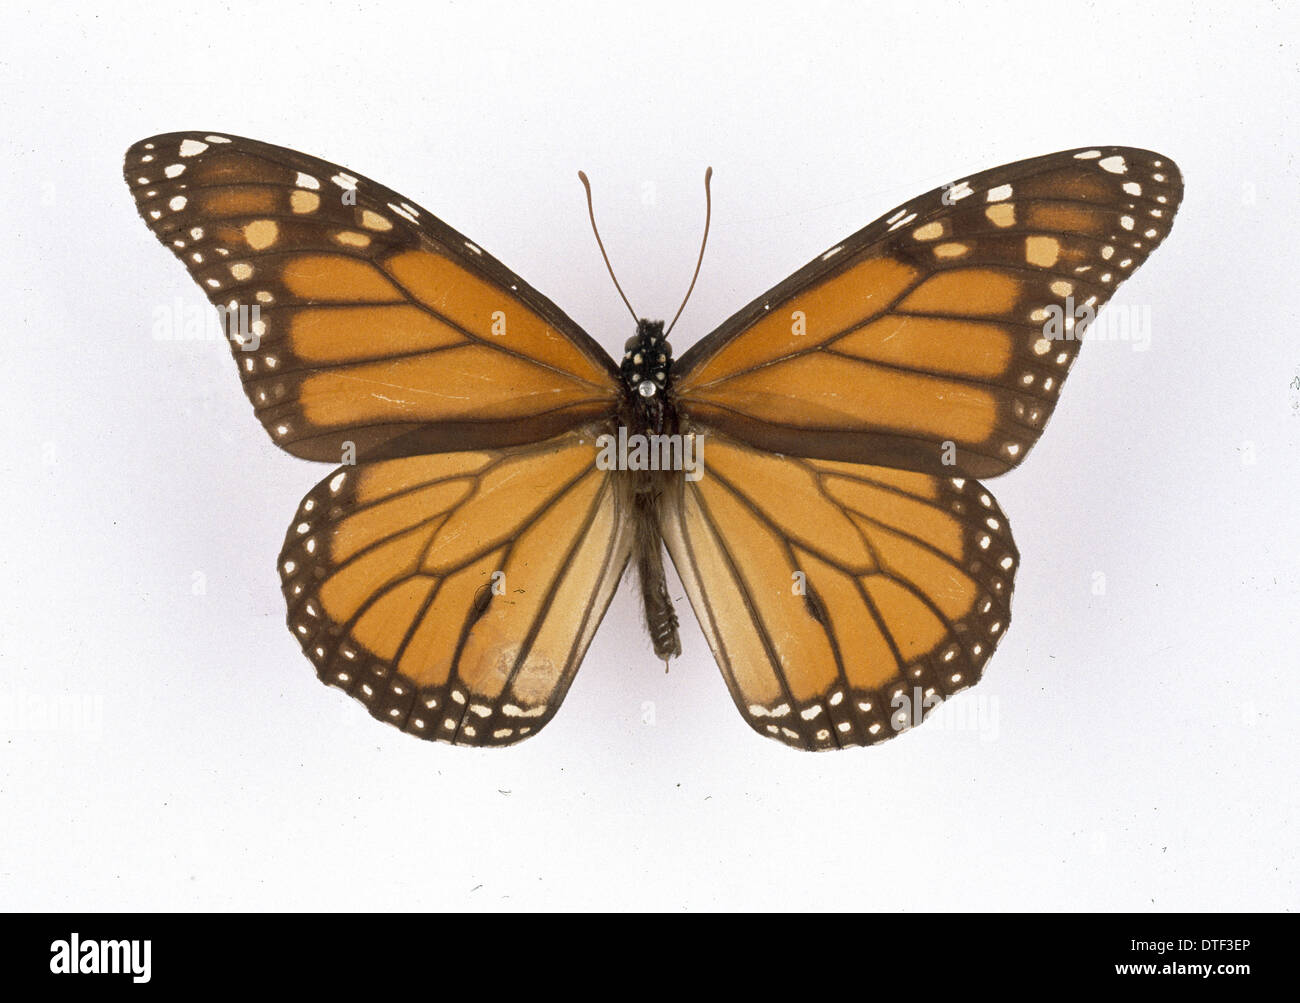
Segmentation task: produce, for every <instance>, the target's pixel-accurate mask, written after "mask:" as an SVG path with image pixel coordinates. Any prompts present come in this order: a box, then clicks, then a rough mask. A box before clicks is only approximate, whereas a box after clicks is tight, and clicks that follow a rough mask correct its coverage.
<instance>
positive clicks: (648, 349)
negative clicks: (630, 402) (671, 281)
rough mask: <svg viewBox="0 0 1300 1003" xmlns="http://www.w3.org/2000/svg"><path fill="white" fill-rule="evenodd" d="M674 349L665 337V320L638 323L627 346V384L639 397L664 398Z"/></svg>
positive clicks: (621, 367)
mask: <svg viewBox="0 0 1300 1003" xmlns="http://www.w3.org/2000/svg"><path fill="white" fill-rule="evenodd" d="M672 364H673V349H672V346H671V345H669V344H668V339H667V338H665V337H664V322H663V321H662V320H641V321H638V322H637V325H636V334H634V335H633V336H632V337H630V338H628V339H627V343H626V344H625V345H624V346H623V364H622V365H621V366H620V367H619V368H620V369H621V371H622V373H623V383H624V385H625V386H626V387H627V389H628V392H629V393H630V394H632V395H633V396H635V397H644V398H647V399H649V398H655V397H658V398H661V399H662V397H663V395H664V391H665V390H667V389H668V374H669V370H670V369H671V367H672Z"/></svg>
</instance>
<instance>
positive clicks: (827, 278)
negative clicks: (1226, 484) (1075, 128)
mask: <svg viewBox="0 0 1300 1003" xmlns="http://www.w3.org/2000/svg"><path fill="white" fill-rule="evenodd" d="M125 177H126V181H127V184H128V185H129V186H130V189H131V192H132V194H133V195H134V197H135V200H136V203H137V206H138V209H139V212H140V215H141V216H142V217H143V219H144V220H145V222H146V223H147V224H148V226H149V228H150V229H151V230H152V231H153V232H154V234H155V235H156V236H157V237H158V239H159V240H160V241H162V242H163V244H165V245H166V246H168V247H169V248H170V249H171V250H172V251H173V253H175V254H176V256H177V257H179V258H180V259H181V260H182V261H183V262H184V263H185V265H186V267H187V268H188V269H189V271H190V274H191V275H192V276H193V277H194V279H195V280H196V281H197V282H198V283H199V285H200V286H201V287H202V288H203V290H204V292H206V293H207V295H208V297H209V299H210V300H211V301H212V302H213V303H214V304H216V305H217V306H218V308H219V309H220V310H222V311H223V312H224V316H225V318H226V321H227V323H228V324H230V322H231V320H232V318H236V319H237V320H238V324H236V325H233V326H237V327H238V328H239V330H232V331H231V332H230V340H231V348H232V351H233V354H234V356H235V359H236V361H237V363H238V366H239V372H240V376H241V378H242V380H243V383H244V389H245V392H246V393H247V394H248V397H249V399H250V400H251V401H252V404H253V408H254V411H255V412H256V414H257V416H258V417H259V418H260V419H261V421H262V423H263V425H264V426H265V427H266V429H267V431H268V432H269V433H270V435H271V438H272V440H273V441H274V442H275V443H276V444H277V445H279V446H280V447H281V448H282V449H285V450H287V451H288V452H290V453H292V454H293V455H295V456H299V457H303V458H304V459H309V460H325V461H330V462H333V463H342V465H341V466H339V467H338V469H337V470H335V471H334V472H333V473H331V474H330V475H329V476H327V477H326V478H325V479H324V480H322V481H321V482H320V483H319V484H317V485H316V487H314V488H313V489H312V490H311V491H310V492H309V493H308V494H307V496H306V498H304V499H303V501H302V504H301V506H300V507H299V510H298V513H297V515H296V517H295V518H294V520H293V524H292V525H291V526H290V528H289V530H288V533H287V535H286V538H285V543H284V548H283V551H282V552H281V555H280V573H281V578H282V585H283V591H284V596H285V599H286V601H287V603H288V610H289V612H288V624H289V628H290V630H291V631H292V632H293V633H294V635H295V636H296V637H297V638H298V640H299V643H300V644H301V645H302V648H303V651H304V652H305V653H306V655H307V657H308V658H309V659H310V660H311V661H312V662H313V663H314V664H315V666H316V670H317V673H318V674H319V676H320V678H321V679H322V680H323V681H325V682H326V683H328V684H330V685H334V686H338V687H341V688H342V689H344V690H346V691H347V692H348V693H350V694H351V695H352V696H354V697H356V698H357V699H358V700H360V701H361V702H362V703H363V704H365V706H366V707H368V708H369V710H370V712H371V714H373V715H374V716H375V717H377V718H379V719H380V720H383V721H388V722H390V723H392V724H394V725H397V726H398V727H400V728H402V729H403V730H404V731H407V732H410V733H412V734H414V735H417V736H419V737H421V738H426V739H437V740H441V741H446V742H451V743H456V744H467V745H507V744H511V743H514V742H517V741H519V740H521V739H523V738H526V737H528V736H529V735H532V734H534V733H536V732H537V731H538V730H540V729H541V728H542V727H543V726H544V725H545V724H546V723H547V722H548V721H549V720H550V719H551V717H552V716H553V715H554V713H555V711H556V708H557V707H558V706H559V704H560V702H561V700H562V699H563V698H564V695H565V692H566V690H567V689H568V687H569V684H570V682H571V681H572V679H573V676H574V673H575V672H576V670H577V668H578V664H579V662H580V661H581V659H582V657H583V654H584V653H585V651H586V649H587V646H588V644H589V643H590V641H591V638H592V635H593V633H594V632H595V630H596V626H597V624H598V623H599V621H600V619H601V617H602V616H603V615H604V612H605V609H606V607H607V606H608V604H609V602H610V600H611V598H612V596H613V594H614V591H615V588H616V586H617V585H618V583H619V580H620V579H621V577H622V575H623V572H624V570H625V567H626V565H627V564H628V563H629V562H630V561H631V560H632V559H633V558H635V561H636V564H637V567H638V571H639V573H640V580H641V592H642V598H643V605H644V610H645V617H646V624H647V626H648V628H649V632H650V635H651V638H652V641H653V644H654V649H655V651H656V653H657V654H658V655H659V656H660V657H661V658H663V659H665V660H667V659H669V658H672V657H674V656H675V655H677V654H679V653H680V642H679V639H678V629H677V627H678V625H677V619H676V615H675V613H674V609H673V605H672V602H671V599H670V597H669V594H668V591H667V588H666V585H665V573H664V565H663V560H662V549H661V548H663V547H666V549H667V551H668V553H669V555H670V556H671V559H672V561H673V564H674V565H675V566H676V568H677V571H678V573H679V575H680V578H681V580H682V582H683V583H684V584H685V587H686V591H687V593H688V595H689V597H690V601H691V604H692V606H693V607H694V609H695V612H696V614H697V616H698V618H699V621H700V624H701V626H702V627H703V630H704V633H705V636H706V637H707V639H708V642H709V645H710V647H711V648H712V650H713V653H714V655H715V657H716V659H717V661H718V664H719V666H720V667H721V669H722V672H723V674H724V676H725V677H726V682H727V685H728V687H729V688H730V690H731V693H732V696H733V698H734V699H735V702H736V705H737V707H738V708H739V710H740V712H741V714H742V716H743V717H744V719H745V720H746V721H747V722H748V723H749V724H750V726H751V727H753V728H754V729H755V730H756V731H758V732H759V734H762V735H766V736H769V737H771V738H775V739H777V740H779V741H782V742H785V743H787V744H789V745H792V746H795V747H797V748H801V749H833V748H840V747H844V746H852V745H868V744H872V743H875V742H878V741H881V740H883V739H887V738H890V737H892V736H893V735H895V734H897V733H898V732H899V731H901V730H902V729H903V728H906V727H907V726H909V725H911V724H915V723H916V722H917V721H918V720H920V719H921V718H922V717H923V716H924V714H925V712H926V711H927V710H928V709H929V708H930V707H931V706H932V705H933V704H935V703H937V702H938V700H940V699H942V698H943V697H946V696H948V695H949V694H951V693H953V692H955V691H957V690H960V689H962V688H965V687H966V686H969V685H971V684H973V683H975V682H977V681H978V680H979V678H980V675H981V673H982V671H983V668H984V665H985V663H986V662H987V661H988V658H989V656H990V655H991V654H992V652H993V649H994V647H995V646H996V644H997V643H998V640H999V639H1000V638H1001V636H1002V635H1003V633H1005V630H1006V627H1007V624H1008V620H1009V616H1010V599H1011V590H1012V580H1013V576H1014V573H1015V569H1016V564H1017V560H1018V554H1017V551H1016V547H1015V544H1014V543H1013V541H1012V538H1011V533H1010V530H1009V528H1008V526H1007V521H1006V518H1005V517H1004V516H1003V514H1002V512H1001V511H1000V509H999V508H998V505H997V503H996V502H995V501H994V500H993V497H992V495H991V494H990V493H989V492H988V491H987V490H986V489H985V488H984V487H983V486H982V485H981V484H980V483H979V482H978V481H977V480H976V478H981V477H994V476H996V475H998V474H1001V473H1004V472H1005V471H1007V470H1010V469H1011V468H1012V467H1014V466H1016V465H1017V464H1018V463H1019V462H1020V461H1021V460H1022V459H1023V458H1024V456H1025V454H1026V453H1027V452H1028V451H1029V449H1030V448H1031V447H1032V446H1033V444H1034V443H1035V442H1036V441H1037V439H1038V437H1039V435H1040V434H1041V433H1042V430H1043V427H1044V425H1045V423H1046V421H1047V419H1048V417H1049V416H1050V414H1051V413H1052V410H1053V408H1054V406H1055V403H1056V400H1057V395H1058V394H1059V392H1060V386H1061V383H1062V381H1063V380H1064V378H1065V376H1066V374H1067V372H1068V370H1069V368H1070V364H1071V363H1072V362H1073V361H1074V358H1075V356H1076V355H1077V353H1078V351H1079V346H1080V343H1081V340H1082V337H1083V335H1084V333H1085V332H1086V330H1087V325H1088V323H1089V321H1090V320H1091V319H1092V316H1093V315H1094V314H1095V312H1096V311H1097V310H1098V309H1100V308H1101V306H1102V305H1103V304H1105V303H1106V301H1107V300H1109V299H1110V297H1111V295H1112V294H1113V293H1114V291H1115V289H1116V288H1117V287H1118V285H1119V284H1120V283H1121V282H1122V281H1123V280H1124V279H1125V278H1126V277H1127V276H1128V275H1130V274H1132V272H1133V271H1134V270H1135V269H1136V268H1137V267H1138V266H1139V265H1140V264H1141V263H1142V262H1143V261H1145V260H1146V258H1147V256H1148V255H1149V254H1150V253H1151V251H1152V250H1153V249H1154V248H1155V247H1156V245H1158V244H1159V243H1160V242H1161V241H1162V240H1163V239H1164V237H1165V236H1166V235H1167V234H1168V232H1169V227H1170V225H1171V223H1172V221H1173V216H1174V213H1175V211H1176V210H1177V208H1178V204H1179V201H1180V198H1181V194H1182V182H1181V178H1180V175H1179V172H1178V169H1177V167H1176V166H1175V165H1174V164H1173V163H1172V162H1171V161H1170V160H1168V159H1167V158H1165V157H1162V156H1160V155H1159V154H1155V153H1151V152H1149V151H1145V150H1138V149H1130V148H1125V147H1093V148H1086V149H1078V150H1069V151H1064V152H1061V153H1054V154H1050V155H1047V156H1042V157H1036V158H1034V159H1030V160H1023V161H1020V162H1018V163H1014V164H1009V165H1007V166H1003V167H998V168H994V169H993V170H989V171H985V172H983V173H980V174H975V175H973V176H970V177H968V178H965V179H964V180H962V181H961V182H959V183H956V184H951V185H946V186H944V187H942V188H939V189H936V190H934V191H932V192H930V193H928V194H926V195H923V196H921V197H919V198H916V199H913V200H911V201H909V202H907V203H906V204H905V205H903V206H901V207H899V208H898V209H896V210H894V211H893V212H891V213H889V214H888V215H886V216H884V217H882V218H881V219H879V220H877V221H876V222H874V223H872V224H871V225H869V226H867V227H865V228H864V229H862V230H860V231H858V232H857V233H855V234H853V235H852V236H851V237H849V238H848V239H847V240H844V241H842V242H840V243H838V244H836V245H835V246H833V247H832V248H830V249H829V250H828V251H826V253H824V254H822V255H819V256H818V257H817V258H816V259H815V260H813V261H812V262H810V263H809V264H808V265H807V266H805V267H804V268H801V269H800V270H799V271H797V272H795V273H794V274H793V275H791V276H790V277H789V278H788V279H786V280H785V281H784V282H781V283H780V284H778V285H777V286H776V287H775V288H773V289H771V290H770V291H769V292H767V293H765V294H763V295H762V296H760V297H759V298H757V299H756V300H754V301H753V302H752V303H750V304H749V305H748V306H746V307H744V308H743V309H741V310H740V311H739V312H738V313H736V314H735V315H734V316H733V317H731V318H730V319H729V320H727V321H726V322H725V323H723V324H722V325H721V326H720V327H719V328H718V329H717V330H715V331H714V332H713V333H712V334H710V335H708V336H707V337H705V338H704V339H703V340H701V341H699V342H698V343H697V344H695V345H694V346H693V347H692V348H690V350H689V351H687V352H686V353H685V354H684V355H682V356H680V357H679V358H676V359H674V358H673V355H672V350H671V348H670V346H669V344H668V341H667V339H666V335H665V331H664V326H663V323H662V322H651V321H648V320H644V319H642V320H640V321H639V322H638V324H637V327H636V332H635V334H634V335H633V337H632V338H631V339H630V340H629V341H628V342H627V344H626V346H625V354H624V356H623V359H622V360H621V363H620V364H616V363H615V362H614V360H613V359H612V358H610V357H609V356H608V355H607V354H606V353H605V352H604V351H603V350H602V349H601V348H600V346H599V345H598V344H597V343H596V342H595V341H594V340H593V339H592V338H591V337H590V336H588V335H587V334H586V333H585V332H583V331H582V330H581V329H580V328H579V327H578V326H577V325H576V324H575V323H574V322H573V321H572V320H570V319H569V318H568V317H567V316H566V315H565V314H564V313H563V312H561V311H560V310H559V308H557V307H556V306H555V305H554V304H553V303H551V301H550V300H548V299H547V298H546V297H544V296H542V295H541V294H540V293H538V292H537V291H536V290H534V289H533V288H532V287H531V286H529V285H528V284H527V283H526V282H524V281H523V279H521V278H519V276H517V275H515V274H514V273H513V272H511V271H510V270H509V269H507V268H506V267H505V266H504V265H502V264H501V263H500V262H498V261H497V260H496V259H495V258H493V257H492V256H490V255H489V254H487V253H486V252H485V251H483V250H482V249H481V248H480V247H479V246H478V245H477V244H475V243H473V242H472V241H470V240H468V239H466V238H465V237H464V236H463V235H461V234H460V233H457V232H456V231H455V230H453V229H452V228H451V227H449V226H447V225H446V224H445V223H442V222H441V221H440V220H438V219H436V218H434V217H433V216H432V215H431V214H430V213H428V212H426V211H425V210H423V209H421V208H419V207H418V206H416V205H415V204H414V203H413V202H410V201H409V200H407V199H406V198H404V197H403V196H401V195H398V194H397V193H395V192H393V191H391V190H389V189H387V188H385V187H383V186H382V185H379V184H376V183H375V182H373V181H370V180H368V179H366V178H364V177H362V176H361V175H359V174H355V173H353V172H351V171H348V170H345V169H343V168H341V167H338V166H336V165H334V164H331V163H327V162H325V161H322V160H317V159H316V158H314V157H309V156H306V155H304V154H301V153H297V152H294V151H292V150H288V149H283V148H281V147H277V146H271V145H268V144H266V143H260V142H256V141H253V140H248V139H240V138H236V137H233V136H225V135H216V134H211V133H204V132H182V133H170V134H167V135H161V136H155V137H153V138H151V139H146V140H143V141H141V142H139V143H136V144H135V145H134V146H132V147H131V148H130V150H129V151H128V152H127V155H126V165H125ZM583 180H584V183H585V180H586V179H585V177H584V179H583ZM588 197H589V198H590V189H588ZM593 224H594V215H593ZM597 237H599V234H597ZM706 240H707V229H706ZM602 253H603V247H602ZM702 253H703V249H701V254H702ZM606 260H607V261H608V259H606ZM697 275H698V267H697ZM679 313H680V311H679ZM634 318H635V313H634ZM615 446H617V451H616V450H615V448H614V447H615ZM616 452H617V455H614V454H615V453H616ZM693 458H695V459H702V460H703V462H702V463H698V464H696V465H695V466H694V467H691V466H690V464H691V461H692V459H693ZM602 460H603V461H604V462H602ZM914 693H919V694H922V695H923V696H924V700H923V701H922V703H921V705H920V707H919V711H918V708H917V706H916V705H915V703H914V702H913V701H912V700H911V699H910V695H912V694H914Z"/></svg>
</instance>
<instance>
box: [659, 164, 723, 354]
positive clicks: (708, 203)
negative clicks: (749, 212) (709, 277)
mask: <svg viewBox="0 0 1300 1003" xmlns="http://www.w3.org/2000/svg"><path fill="white" fill-rule="evenodd" d="M712 177H713V168H712V167H710V168H707V169H706V170H705V172H704V239H703V240H701V241H700V256H699V258H698V260H696V262H695V274H694V275H692V276H691V284H690V287H689V288H688V289H687V290H686V296H685V297H684V298H683V299H682V305H681V306H679V307H678V308H677V313H676V314H674V315H673V322H672V324H669V325H668V330H667V331H665V332H664V337H665V338H666V337H668V335H670V334H672V331H673V326H674V325H675V324H676V323H677V318H678V317H680V316H681V315H682V311H683V310H685V309H686V301H687V300H689V299H690V298H691V293H693V292H694V291H695V280H696V279H698V278H699V277H700V266H701V265H702V264H704V248H705V247H706V246H708V243H709V220H710V219H712V218H713V194H712V193H711V192H710V191H709V179H710V178H712Z"/></svg>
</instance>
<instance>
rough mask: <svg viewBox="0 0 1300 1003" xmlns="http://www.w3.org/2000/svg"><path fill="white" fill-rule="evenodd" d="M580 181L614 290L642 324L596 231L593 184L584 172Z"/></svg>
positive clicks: (597, 242) (597, 241)
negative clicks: (592, 203)
mask: <svg viewBox="0 0 1300 1003" xmlns="http://www.w3.org/2000/svg"><path fill="white" fill-rule="evenodd" d="M578 180H579V181H581V182H582V187H583V188H585V189H587V215H588V216H590V217H591V232H592V233H594V234H595V235H596V246H597V247H599V248H600V256H601V257H602V258H604V259H605V267H606V268H608V269H609V277H610V278H611V279H613V280H614V288H615V289H617V290H618V294H619V295H620V296H622V297H623V302H624V303H626V304H627V311H628V313H630V314H631V315H632V320H633V321H634V322H637V323H640V318H639V317H637V315H636V311H635V310H633V309H632V304H631V303H628V301H627V294H626V293H624V292H623V287H622V286H620V285H619V284H618V276H617V275H615V274H614V266H613V265H611V264H610V263H609V255H608V254H606V253H605V242H604V241H603V240H601V239H600V231H599V230H598V229H596V210H595V209H594V208H592V205H591V182H590V181H588V180H587V175H586V174H584V173H583V172H582V171H579V172H578Z"/></svg>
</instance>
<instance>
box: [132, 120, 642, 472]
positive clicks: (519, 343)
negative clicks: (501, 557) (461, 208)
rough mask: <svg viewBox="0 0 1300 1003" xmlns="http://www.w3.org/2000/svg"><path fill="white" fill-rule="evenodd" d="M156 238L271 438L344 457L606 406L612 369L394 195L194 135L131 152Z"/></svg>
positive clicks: (490, 263)
mask: <svg viewBox="0 0 1300 1003" xmlns="http://www.w3.org/2000/svg"><path fill="white" fill-rule="evenodd" d="M124 170H125V177H126V181H127V184H128V186H129V187H130V189H131V192H132V194H133V196H134V197H135V200H136V205H137V208H138V209H139V212H140V215H141V216H142V218H143V219H144V221H145V222H146V223H147V224H148V225H149V228H150V229H151V230H152V231H153V232H154V234H155V236H157V237H158V239H159V240H160V241H161V242H162V243H163V244H164V245H165V246H167V247H168V248H169V249H170V250H171V251H172V252H173V253H174V254H175V255H176V256H177V257H178V258H179V259H180V260H181V261H182V262H183V263H184V264H185V266H186V268H188V269H189V271H190V274H191V275H192V276H193V277H194V279H195V281H196V282H198V283H199V285H200V287H201V288H202V289H203V291H204V292H205V293H206V294H207V295H208V298H209V299H210V300H211V301H212V302H213V303H214V304H215V305H217V306H218V307H220V308H221V309H222V310H223V312H224V319H225V321H226V324H227V327H228V328H229V329H230V330H229V334H230V337H231V349H232V351H233V353H234V356H235V360H236V363H237V365H238V367H239V374H240V377H241V379H242V380H243V383H244V390H245V392H246V393H247V394H248V397H249V400H250V401H252V403H253V407H254V410H255V411H256V413H257V416H258V418H259V419H260V420H261V421H262V424H263V425H264V426H265V427H266V429H267V431H268V433H269V434H270V435H271V438H272V440H273V441H274V442H275V443H276V444H277V445H279V446H281V447H282V448H284V449H286V450H288V451H289V452H291V453H293V454H294V455H296V456H301V457H304V458H306V459H313V460H326V461H330V462H339V461H340V460H345V461H346V460H347V459H355V460H366V459H384V458H390V457H394V456H409V455H415V454H419V453H426V452H438V451H442V450H447V449H466V448H480V447H484V448H492V447H499V446H508V445H515V444H519V443H525V442H537V441H540V440H542V439H546V438H549V437H551V436H553V435H556V434H559V433H561V432H563V431H566V430H568V429H572V428H576V427H578V426H579V425H581V424H582V423H584V422H586V421H590V420H593V419H598V418H601V417H606V416H608V415H609V414H611V413H612V412H613V410H614V408H615V406H616V400H617V396H618V386H617V368H616V367H615V366H614V363H613V362H612V361H611V360H610V359H609V357H608V356H607V355H606V354H605V352H604V351H603V350H602V349H601V348H600V347H599V346H598V345H596V343H595V342H594V341H592V340H591V338H590V337H588V336H587V335H586V334H585V333H584V332H583V331H582V330H581V328H579V327H578V326H577V325H576V324H575V323H574V322H573V321H572V320H570V319H569V318H568V317H567V316H565V315H564V313H563V312H561V311H560V310H559V309H558V308H557V307H556V306H555V305H554V304H553V303H551V302H550V301H549V300H547V299H546V298H545V297H544V296H542V295H541V294H540V293H538V292H537V291H536V290H534V289H533V288H532V287H530V286H529V285H528V284H527V283H525V282H524V281H523V280H522V279H520V278H519V277H518V276H517V275H515V274H514V273H512V272H511V271H510V270H509V269H507V268H506V267H505V266H504V265H502V264H501V263H500V262H498V261H497V260H496V259H495V258H492V257H491V256H490V255H488V254H487V253H486V252H484V251H483V250H482V249H481V248H480V247H478V246H477V245H476V244H474V243H473V242H472V241H470V240H468V239H466V238H465V237H464V236H463V235H461V234H459V233H457V232H456V231H455V230H453V229H452V228H451V227H449V226H447V225H446V224H445V223H442V222H441V221H439V220H438V219H437V218H435V217H434V216H433V215H432V214H430V213H429V212H427V211H426V210H423V209H421V208H420V207H419V206H417V205H415V204H414V203H412V202H410V201H409V200H407V199H406V198H404V197H403V196H401V195H399V194H397V193H396V192H394V191H392V190H390V189H388V188H385V187H384V186H382V185H380V184H378V183H377V182H374V181H371V180H369V179H368V178H364V177H362V176H361V175H359V174H355V173H352V172H350V171H347V170H345V169H343V168H341V167H339V166H338V165H336V164H330V163H328V162H326V161H323V160H318V159H316V158H315V157H309V156H307V155H305V154H302V153H298V152H296V151H294V150H288V149H285V148H283V147H278V146H272V145H270V144H268V143H260V142H258V141H256V140H250V139H242V138H240V137H234V136H225V135H217V134H213V133H204V132H183V133H170V134H167V135H162V136H154V137H152V138H150V139H146V140H142V141H141V142H139V143H136V144H135V145H134V146H132V147H131V149H130V150H128V151H127V155H126V164H125V169H124Z"/></svg>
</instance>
